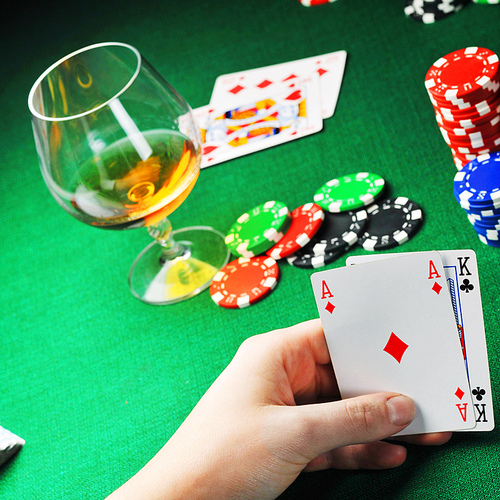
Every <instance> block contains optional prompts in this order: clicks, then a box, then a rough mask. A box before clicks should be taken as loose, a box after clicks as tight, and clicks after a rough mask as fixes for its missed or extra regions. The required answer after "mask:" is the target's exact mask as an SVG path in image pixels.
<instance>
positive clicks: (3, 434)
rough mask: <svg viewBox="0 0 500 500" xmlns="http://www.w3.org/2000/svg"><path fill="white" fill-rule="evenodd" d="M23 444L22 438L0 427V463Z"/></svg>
mask: <svg viewBox="0 0 500 500" xmlns="http://www.w3.org/2000/svg"><path fill="white" fill-rule="evenodd" d="M24 444H25V441H24V439H22V438H20V437H19V436H16V435H15V434H13V433H12V432H10V431H8V430H7V429H5V428H4V427H0V465H2V464H3V463H4V462H6V461H7V460H8V459H9V458H11V457H12V456H13V455H15V454H16V453H17V452H18V451H19V450H20V449H21V448H22V447H23V446H24Z"/></svg>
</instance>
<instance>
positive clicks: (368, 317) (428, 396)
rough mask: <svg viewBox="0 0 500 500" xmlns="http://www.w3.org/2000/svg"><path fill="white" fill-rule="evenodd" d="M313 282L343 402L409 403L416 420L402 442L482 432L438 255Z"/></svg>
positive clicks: (328, 274)
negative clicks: (397, 399) (395, 395)
mask: <svg viewBox="0 0 500 500" xmlns="http://www.w3.org/2000/svg"><path fill="white" fill-rule="evenodd" d="M311 281H312V285H313V292H314V296H315V299H316V303H317V306H318V310H319V314H320V317H321V322H322V324H323V330H324V332H325V337H326V341H327V344H328V348H329V351H330V356H331V359H332V363H333V367H334V371H335V375H336V378H337V383H338V385H339V389H340V393H341V395H342V397H343V398H350V397H354V396H358V395H362V394H369V393H374V392H382V391H394V392H400V393H403V394H406V395H408V396H410V397H411V398H412V399H413V400H414V401H415V404H416V406H417V413H416V416H415V419H414V421H413V422H412V423H411V424H410V425H409V426H408V427H407V428H406V429H404V430H403V431H401V432H400V433H398V435H408V434H420V433H428V432H441V431H450V430H461V429H471V428H473V427H474V426H475V425H476V422H475V416H474V409H473V405H472V397H471V393H470V388H469V383H468V379H467V371H466V367H465V364H464V359H463V356H462V348H461V344H460V341H459V339H458V336H457V326H456V322H455V318H454V312H453V309H452V305H451V301H450V297H449V293H448V291H447V288H446V275H445V272H444V268H443V264H442V260H441V256H440V254H439V253H438V252H422V253H418V254H408V255H404V256H401V257H399V258H397V259H383V260H379V261H374V262H369V263H366V264H363V265H360V266H351V267H343V268H337V269H331V270H328V271H322V272H319V273H315V274H313V275H312V277H311Z"/></svg>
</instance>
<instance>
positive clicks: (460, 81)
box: [425, 47, 500, 170]
mask: <svg viewBox="0 0 500 500" xmlns="http://www.w3.org/2000/svg"><path fill="white" fill-rule="evenodd" d="M425 86H426V88H427V92H428V94H429V98H430V100H431V102H432V105H433V106H434V112H435V115H436V121H437V123H438V127H439V130H440V131H441V134H442V135H443V138H444V140H445V142H446V144H448V146H449V147H450V148H451V152H452V155H453V159H454V162H455V165H456V167H457V169H458V170H461V169H462V168H463V166H464V165H466V164H467V163H468V162H469V161H471V160H473V159H475V158H476V157H477V156H480V155H484V154H490V153H493V152H496V151H499V150H500V91H499V89H500V66H499V61H498V56H497V55H496V54H495V53H494V52H492V51H491V50H489V49H485V48H481V47H467V48H465V49H460V50H456V51H454V52H451V53H450V54H448V55H446V56H444V57H441V58H439V59H438V60H437V61H436V62H435V63H434V64H433V65H432V66H431V67H430V69H429V71H428V72H427V74H426V76H425Z"/></svg>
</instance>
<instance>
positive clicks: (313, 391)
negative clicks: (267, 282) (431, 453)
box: [109, 320, 451, 500]
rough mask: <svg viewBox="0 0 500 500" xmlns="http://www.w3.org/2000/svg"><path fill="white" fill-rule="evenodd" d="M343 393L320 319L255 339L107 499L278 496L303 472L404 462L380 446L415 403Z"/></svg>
mask: <svg viewBox="0 0 500 500" xmlns="http://www.w3.org/2000/svg"><path fill="white" fill-rule="evenodd" d="M339 397H340V396H339V392H338V388H337V384H336V381H335V377H334V373H333V369H332V366H331V362H330V356H329V353H328V348H327V345H326V341H325V338H324V335H323V329H322V327H321V323H320V321H319V320H312V321H308V322H305V323H301V324H298V325H295V326H293V327H291V328H284V329H281V330H276V331H273V332H270V333H266V334H262V335H257V336H255V337H251V338H250V339H248V340H246V341H245V342H244V343H243V344H242V345H241V347H240V349H239V350H238V352H237V353H236V355H235V357H234V358H233V360H232V361H231V363H230V364H229V365H228V367H227V368H226V369H225V370H224V371H223V372H222V374H221V375H220V376H219V378H218V379H217V380H216V381H215V382H214V384H213V385H212V386H211V387H210V388H209V390H208V391H207V392H206V393H205V395H204V396H203V397H202V398H201V400H200V401H199V403H198V404H197V405H196V407H195V408H194V409H193V411H192V412H191V414H190V415H189V416H188V417H187V419H186V420H185V421H184V423H183V424H182V425H181V426H180V428H179V429H178V430H177V432H176V433H175V434H174V435H173V436H172V438H171V439H170V440H169V441H168V442H167V444H166V445H165V446H164V447H163V448H162V449H161V450H160V451H159V453H158V454H157V455H156V456H155V457H154V458H153V459H152V460H151V461H150V462H149V463H148V464H147V465H146V466H145V467H144V468H143V469H142V470H141V471H140V472H139V473H138V474H136V475H135V476H134V477H133V478H132V479H131V480H130V481H128V482H127V483H125V485H124V486H122V487H121V488H120V489H118V490H117V491H116V492H115V493H114V494H113V495H111V496H110V497H109V498H110V499H118V498H133V499H135V500H137V499H142V498H144V499H146V498H147V499H148V500H153V499H160V498H162V499H167V498H168V499H173V498H182V499H185V498H190V499H194V498H200V499H203V498H214V497H215V498H218V499H225V498H231V499H234V498H244V499H252V498H255V499H266V498H276V497H277V496H278V495H279V494H280V493H282V492H283V491H284V490H285V489H286V488H287V487H288V486H289V485H290V484H291V483H292V482H293V481H294V480H295V479H296V478H297V476H298V475H299V474H300V473H301V472H302V471H312V470H319V469H325V468H331V467H334V468H340V469H358V468H367V469H385V468H391V467H396V466H398V465H401V464H402V463H403V462H404V460H405V458H406V449H405V448H404V447H403V446H401V445H399V444H394V443H388V442H385V441H381V440H382V439H385V438H388V437H389V436H392V435H393V434H395V433H397V432H399V431H400V430H402V429H404V428H405V427H406V426H407V425H408V424H409V423H410V422H411V421H412V420H413V417H414V414H415V406H414V403H413V401H412V400H411V399H410V398H408V397H406V396H403V395H400V394H397V393H378V394H370V395H366V396H360V397H356V398H351V399H347V400H339ZM450 436H451V433H439V434H426V435H420V436H407V439H406V441H409V442H412V443H416V444H442V443H445V442H446V441H447V440H448V439H449V438H450Z"/></svg>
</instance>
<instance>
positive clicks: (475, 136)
mask: <svg viewBox="0 0 500 500" xmlns="http://www.w3.org/2000/svg"><path fill="white" fill-rule="evenodd" d="M439 130H440V131H441V134H442V135H443V138H444V140H445V142H446V144H448V146H464V147H469V148H473V149H478V148H479V149H485V148H489V149H491V148H495V147H498V146H499V145H500V134H498V133H496V134H493V135H491V136H488V137H484V136H483V134H481V132H477V133H470V134H468V135H466V136H458V135H455V134H452V133H451V132H448V131H447V130H445V129H444V128H442V127H439Z"/></svg>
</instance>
